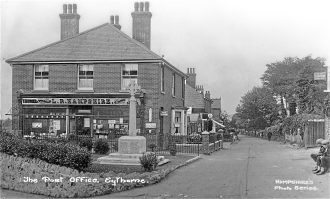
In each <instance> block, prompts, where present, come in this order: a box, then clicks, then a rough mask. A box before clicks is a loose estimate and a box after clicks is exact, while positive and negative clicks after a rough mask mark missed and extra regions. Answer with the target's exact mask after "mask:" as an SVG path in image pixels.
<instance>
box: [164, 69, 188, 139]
mask: <svg viewBox="0 0 330 199" xmlns="http://www.w3.org/2000/svg"><path fill="white" fill-rule="evenodd" d="M164 73H165V74H164V82H165V85H164V88H165V89H164V91H165V92H164V93H161V94H160V96H159V107H164V111H167V113H168V116H165V117H164V134H169V133H170V131H171V118H172V115H171V113H172V111H171V110H172V107H175V106H182V107H183V106H184V99H183V98H182V81H181V76H179V75H178V74H176V89H177V90H176V96H175V97H173V96H172V78H173V76H172V75H173V71H172V70H171V69H170V68H167V67H165V69H164ZM160 74H161V72H160V67H159V79H160ZM159 90H160V88H159Z"/></svg>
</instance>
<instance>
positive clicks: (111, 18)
mask: <svg viewBox="0 0 330 199" xmlns="http://www.w3.org/2000/svg"><path fill="white" fill-rule="evenodd" d="M110 23H111V24H114V23H115V17H114V16H113V15H111V16H110Z"/></svg>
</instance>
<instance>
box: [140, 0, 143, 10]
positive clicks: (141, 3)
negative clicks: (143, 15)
mask: <svg viewBox="0 0 330 199" xmlns="http://www.w3.org/2000/svg"><path fill="white" fill-rule="evenodd" d="M143 10H144V3H143V2H140V11H141V12H143Z"/></svg>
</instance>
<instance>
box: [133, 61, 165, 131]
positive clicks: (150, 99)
mask: <svg viewBox="0 0 330 199" xmlns="http://www.w3.org/2000/svg"><path fill="white" fill-rule="evenodd" d="M138 84H139V85H140V86H141V88H142V89H144V90H145V91H146V95H145V102H146V104H145V113H144V115H145V122H149V109H150V108H152V122H156V125H157V127H159V94H160V66H159V64H158V63H153V64H152V63H141V64H139V70H138Z"/></svg>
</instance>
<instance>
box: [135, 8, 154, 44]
mask: <svg viewBox="0 0 330 199" xmlns="http://www.w3.org/2000/svg"><path fill="white" fill-rule="evenodd" d="M151 17H152V14H151V12H150V11H149V2H140V3H138V2H135V3H134V12H132V18H133V30H132V37H133V39H135V40H137V41H139V42H141V43H142V44H144V45H145V46H146V47H147V48H148V49H150V39H151Z"/></svg>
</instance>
